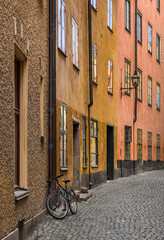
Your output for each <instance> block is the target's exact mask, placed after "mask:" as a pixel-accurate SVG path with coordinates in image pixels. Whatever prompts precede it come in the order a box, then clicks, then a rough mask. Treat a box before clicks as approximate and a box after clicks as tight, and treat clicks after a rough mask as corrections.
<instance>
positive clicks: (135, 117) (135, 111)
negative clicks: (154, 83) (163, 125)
mask: <svg viewBox="0 0 164 240" xmlns="http://www.w3.org/2000/svg"><path fill="white" fill-rule="evenodd" d="M134 74H135V75H137V0H135V72H134ZM134 114H135V116H134V123H135V122H136V121H137V87H135V105H134Z"/></svg>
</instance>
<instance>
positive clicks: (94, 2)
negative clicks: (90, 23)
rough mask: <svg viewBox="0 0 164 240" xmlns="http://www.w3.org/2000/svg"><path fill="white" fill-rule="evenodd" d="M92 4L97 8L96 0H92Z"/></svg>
mask: <svg viewBox="0 0 164 240" xmlns="http://www.w3.org/2000/svg"><path fill="white" fill-rule="evenodd" d="M91 5H92V6H93V7H94V8H95V9H96V0H91Z"/></svg>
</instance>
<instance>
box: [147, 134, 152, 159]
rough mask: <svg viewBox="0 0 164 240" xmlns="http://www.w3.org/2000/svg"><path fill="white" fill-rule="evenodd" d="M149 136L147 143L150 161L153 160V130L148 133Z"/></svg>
mask: <svg viewBox="0 0 164 240" xmlns="http://www.w3.org/2000/svg"><path fill="white" fill-rule="evenodd" d="M147 136H148V143H147V146H148V153H147V154H148V155H147V159H148V160H149V161H151V160H152V132H148V134H147Z"/></svg>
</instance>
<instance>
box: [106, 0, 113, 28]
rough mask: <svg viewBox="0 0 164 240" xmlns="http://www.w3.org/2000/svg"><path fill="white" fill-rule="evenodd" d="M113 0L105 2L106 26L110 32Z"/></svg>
mask: <svg viewBox="0 0 164 240" xmlns="http://www.w3.org/2000/svg"><path fill="white" fill-rule="evenodd" d="M112 15H113V0H108V2H107V25H108V27H109V28H110V29H111V30H112V29H113V19H112Z"/></svg>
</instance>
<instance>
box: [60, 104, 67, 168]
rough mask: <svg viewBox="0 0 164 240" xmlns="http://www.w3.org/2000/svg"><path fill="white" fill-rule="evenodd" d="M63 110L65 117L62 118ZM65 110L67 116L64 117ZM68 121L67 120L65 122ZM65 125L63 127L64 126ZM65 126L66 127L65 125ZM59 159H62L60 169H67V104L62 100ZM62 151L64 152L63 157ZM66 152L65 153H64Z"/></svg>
mask: <svg viewBox="0 0 164 240" xmlns="http://www.w3.org/2000/svg"><path fill="white" fill-rule="evenodd" d="M61 111H62V114H63V119H62V118H61ZM64 111H65V114H66V117H64ZM65 121H66V122H65ZM62 126H63V127H62ZM64 126H65V127H64ZM59 129H60V134H59V161H60V169H61V170H63V169H67V105H66V104H64V103H62V102H60V111H59ZM61 136H63V137H62V138H63V141H62V144H63V148H61V145H60V144H61ZM64 137H65V144H66V146H65V148H64ZM61 152H62V159H61ZM64 152H65V154H64Z"/></svg>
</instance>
